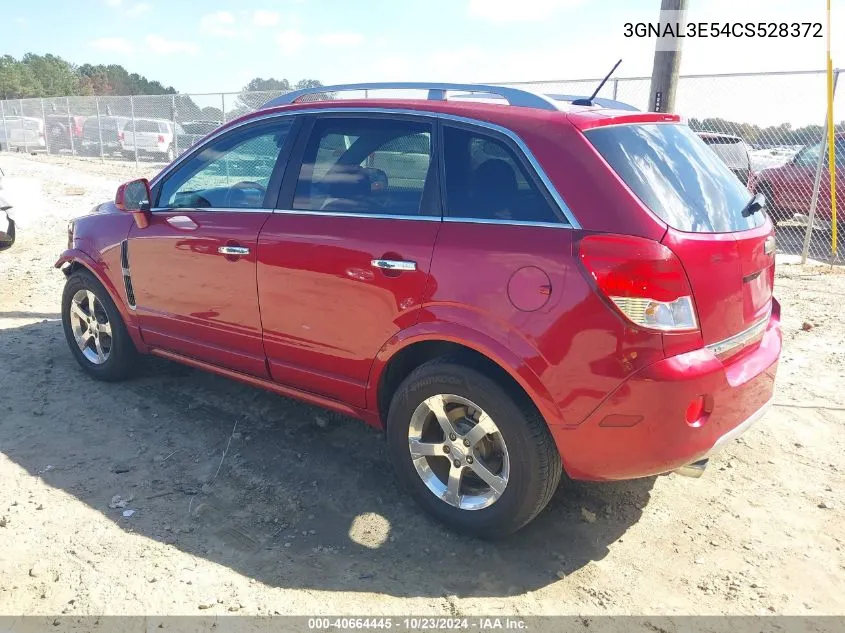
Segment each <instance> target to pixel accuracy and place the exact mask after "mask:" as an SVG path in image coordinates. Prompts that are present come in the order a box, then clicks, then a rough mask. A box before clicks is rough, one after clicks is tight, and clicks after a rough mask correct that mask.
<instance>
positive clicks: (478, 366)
mask: <svg viewBox="0 0 845 633" xmlns="http://www.w3.org/2000/svg"><path fill="white" fill-rule="evenodd" d="M415 86H418V87H419V88H420V89H423V90H429V91H430V92H429V94H432V95H434V96H435V97H437V96H438V94H442V91H443V90H455V89H460V90H462V91H472V90H480V91H484V92H489V91H493V92H496V93H497V94H501V95H502V96H503V97H505V99H506V100H507V104H488V103H472V102H468V101H448V100H437V99H436V98H435V99H432V100H413V99H392V100H369V101H368V100H340V99H338V100H331V101H328V100H327V101H322V102H320V101H316V102H315V101H309V102H305V103H303V102H299V101H298V100H299V99H300V98H301V97H304V96H307V95H310V94H314V91H312V90H303V91H297V92H292V93H289V94H288V95H284V96H282V97H280V98H278V99H274V100H272V101H270V102H268V104H266V105H265V107H263V108H261V109H260V110H258V111H257V112H255V113H252V114H248V115H246V116H244V117H242V118H240V119H238V120H235V121H232V122H230V123H228V124H227V125H225V126H223V127H221V128H220V129H218V130H217V131H216V132H214V133H213V134H212V135H210V136H208V137H207V138H206V139H204V140H203V141H202V142H201V143H199V144H198V145H196V146H195V147H194V148H192V149H191V150H190V151H189V152H186V153H185V154H184V155H183V156H181V157H180V158H179V159H178V160H176V161H174V162H173V163H171V164H170V165H168V166H167V167H165V168H164V169H163V170H162V171H161V173H159V174H158V175H157V176H156V177H155V178H153V179H152V181H151V182H148V181H146V180H144V179H141V180H135V181H132V182H129V183H126V184H124V185H122V186H121V187H120V188H119V189H118V192H117V195H116V196H115V200H114V202H108V203H104V204H102V205H100V206H99V208H98V209H97V212H96V213H93V214H91V215H88V216H83V217H81V218H78V219H76V220H75V221H74V222H73V224H72V226H71V229H70V236H69V244H68V249H67V250H66V251H65V252H64V253H63V254H62V255H61V257H60V259H59V260H58V262H57V263H56V266H57V267H61V269H62V270H63V271H64V273H65V275H66V276H67V281H66V284H65V289H64V292H63V295H62V306H61V313H62V322H63V327H64V332H65V336H66V338H67V342H68V346H69V348H70V351H71V353H72V354H73V356H74V357H75V358H76V360H77V361H78V362H79V364H80V366H81V367H82V368H83V369H84V370H85V372H87V373H88V374H89V375H91V376H93V377H94V378H97V379H100V380H109V381H111V380H120V379H123V378H126V377H128V376H129V375H131V373H132V371H133V370H134V369H135V368H136V367H137V356H138V354H151V355H154V356H158V357H162V358H167V359H171V360H174V361H178V362H180V363H184V364H187V365H190V366H193V367H197V368H201V369H204V370H208V371H211V372H214V373H217V374H220V375H223V376H228V377H231V378H234V379H237V380H241V381H243V382H246V383H248V384H251V385H256V386H260V387H263V388H266V389H269V390H271V391H274V392H276V393H279V394H284V395H288V396H293V397H296V398H300V399H302V400H305V401H307V402H310V403H313V404H317V405H321V406H324V407H327V408H329V409H332V410H334V411H338V412H342V413H344V414H346V415H350V416H355V417H358V418H361V419H363V420H365V421H366V422H368V423H369V424H371V425H373V426H375V427H378V428H383V429H385V431H386V438H387V447H388V453H389V455H390V459H391V461H392V464H393V466H394V468H395V470H396V472H397V473H398V478H399V480H400V481H401V482H402V483H403V484H405V486H406V487H407V488H408V490H409V491H410V493H411V495H412V496H413V497H414V498H415V499H416V501H417V502H419V504H420V505H421V506H422V507H423V508H425V509H426V510H427V511H428V512H430V513H431V514H432V515H434V516H435V517H437V518H438V519H440V520H442V521H444V522H445V523H447V524H449V525H450V526H453V527H455V528H457V529H460V530H463V531H466V532H469V533H473V534H477V535H481V536H488V537H489V536H500V535H503V534H508V533H510V532H513V531H515V530H517V529H519V528H520V527H522V526H523V525H525V524H526V523H528V522H529V521H530V520H531V519H532V518H533V517H535V516H536V515H537V513H538V512H539V511H540V510H542V508H543V507H544V506H545V505H546V503H547V502H548V501H549V499H550V498H551V496H552V493H553V492H554V491H555V488H556V487H557V484H558V481H559V480H560V477H561V473H562V472H563V471H565V472H566V474H567V475H568V476H569V477H570V478H573V479H582V480H619V479H629V478H635V477H645V476H651V475H656V474H659V473H666V472H670V471H675V470H678V469H680V471H681V472H683V473H685V474H700V472H701V471H702V469H703V468H704V466H705V465H706V460H707V459H708V457H709V456H710V455H711V454H712V453H713V452H714V451H717V450H719V449H720V448H721V447H722V446H724V445H725V444H726V443H727V442H728V441H730V440H731V439H732V438H734V437H736V436H738V435H739V434H741V433H742V432H744V431H745V430H746V429H747V428H749V426H750V425H751V424H753V423H754V422H755V421H756V420H757V419H759V418H760V417H761V415H762V414H763V413H764V412H765V410H766V408H767V406H768V404H769V403H770V401H771V398H772V393H773V386H774V379H775V373H776V369H777V364H778V358H779V355H780V350H781V332H780V306H779V304H778V302H777V300H775V298H774V297H773V293H772V288H773V282H774V237H773V234H774V231H773V226H772V224H771V222H770V220H769V218H768V216H767V215H766V214H765V213H764V212H763V209H762V205H763V198H762V196H760V197H754V198H751V196H750V194H749V192H748V191H747V190H746V189H745V187H744V186H743V185H742V184H741V183H740V182H739V181H738V180H737V179H736V178H735V177H734V176H733V174H731V172H730V171H729V170H728V169H727V167H726V166H725V165H724V163H723V162H722V161H720V160H719V159H718V158H717V157H716V156H715V154H713V152H711V151H709V150H708V149H707V146H706V145H705V144H704V142H702V141H701V139H700V138H698V136H696V135H695V133H693V132H692V131H691V130H690V129H689V127H687V126H686V125H685V124H683V123H682V122H681V120H680V118H679V117H678V116H677V115H673V114H662V113H643V112H630V111H614V110H609V109H600V108H595V107H584V106H575V105H571V104H564V103H560V102H557V101H555V100H552V99H549V98H547V97H545V96H543V95H537V94H533V93H530V92H526V91H523V90H518V89H514V88H506V87H497V86H459V87H456V86H454V85H447V86H444V85H440V84H419V85H415ZM372 87H373V84H364V85H358V86H354V87H353V88H354V89H356V90H364V89H372ZM407 87H408V85H407V84H402V85H400V86H397V89H398V88H407ZM346 89H351V88H350V87H349V86H346V87H344V86H333V87H330V88H320V89H319V90H321V91H325V92H331V94H336V93H337V92H339V91H342V90H346ZM379 454H380V453H379Z"/></svg>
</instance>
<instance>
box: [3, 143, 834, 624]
mask: <svg viewBox="0 0 845 633" xmlns="http://www.w3.org/2000/svg"><path fill="white" fill-rule="evenodd" d="M0 167H2V168H3V170H4V171H5V172H6V174H7V180H8V181H9V182H10V183H11V182H12V181H16V182H17V183H18V186H20V187H22V188H23V189H24V190H26V191H28V192H29V194H27V195H28V199H27V200H28V201H27V204H28V205H29V206H30V207H31V208H30V209H26V210H22V211H23V213H24V214H25V216H26V217H27V221H26V224H27V226H24V227H22V228H21V229H20V231H19V235H18V239H19V241H18V243H17V244H16V245H15V247H14V248H13V249H12V250H10V251H7V252H4V253H2V254H0V614H5V615H14V614H23V613H26V614H44V615H49V614H59V613H66V614H73V615H101V614H144V613H153V614H197V613H204V614H209V615H210V614H228V613H249V614H273V613H281V614H341V613H342V614H355V615H372V614H393V615H403V614H410V613H414V614H424V615H435V614H442V615H458V614H461V615H478V614H492V615H496V614H518V615H523V616H524V615H529V614H574V613H578V614H603V613H614V614H623V613H632V614H722V613H727V614H769V613H784V614H813V615H820V614H843V613H845V594H843V591H842V588H843V587H845V552H843V545H845V529H843V526H844V525H845V336H843V334H845V325H843V318H842V305H843V304H845V270H842V269H839V270H835V269H834V270H833V271H832V272H830V271H831V269H830V268H829V267H826V266H825V267H819V266H815V267H809V266H808V267H804V268H802V267H799V266H795V265H790V266H787V265H782V266H780V268H779V272H778V278H777V291H776V292H777V296H778V297H779V299H780V301H781V302H782V304H783V314H784V319H783V326H784V339H785V349H784V354H783V360H782V363H781V365H780V370H779V376H778V387H777V393H776V396H775V402H776V405H775V407H774V408H773V409H772V410H771V412H770V413H769V414H768V415H767V416H766V417H765V418H764V420H763V421H762V422H761V423H759V424H758V425H757V426H756V427H754V428H753V429H752V430H751V431H749V432H748V433H747V434H746V435H744V436H743V437H742V438H740V439H739V440H737V441H735V442H734V443H732V444H731V445H730V446H728V448H727V449H726V450H725V451H724V452H723V453H722V454H721V455H719V456H718V457H717V458H715V459H714V460H713V461H712V463H711V466H710V468H709V469H708V471H707V473H706V474H705V475H704V476H703V477H702V478H701V479H697V480H694V479H687V478H684V477H680V476H677V475H671V476H664V477H657V478H650V479H644V480H638V481H632V482H627V483H618V484H580V483H571V482H567V483H564V484H563V485H562V486H561V488H560V490H559V491H558V492H557V494H556V495H555V497H554V499H553V500H552V502H551V504H550V505H549V507H548V508H547V509H546V510H545V511H544V512H543V513H542V514H541V515H540V516H539V517H538V518H537V520H536V521H534V523H533V524H531V525H530V526H529V527H528V528H526V529H524V530H523V531H521V532H520V533H518V534H517V535H515V536H513V537H512V538H510V539H508V540H505V541H501V542H496V543H488V542H482V541H476V540H473V539H468V538H464V537H460V536H456V535H454V534H452V533H450V532H448V531H446V530H444V529H443V528H442V527H440V526H439V525H438V524H436V523H434V522H433V521H431V520H430V519H428V518H427V517H426V516H425V515H424V514H423V513H422V512H421V511H419V510H418V509H417V507H416V506H415V505H414V504H413V503H412V502H411V501H410V500H409V499H408V498H407V497H406V496H405V495H404V494H403V493H402V492H401V491H400V490H399V489H398V488H397V482H396V481H395V479H394V477H393V474H392V472H391V469H390V467H389V463H388V459H387V454H386V449H385V445H384V442H383V437H382V435H381V434H380V433H378V432H376V431H374V430H372V429H370V428H367V427H365V426H364V425H363V424H362V423H359V422H356V421H353V420H346V419H343V418H340V417H338V416H334V415H331V414H328V413H325V412H323V411H321V410H319V409H316V408H313V407H310V406H306V405H303V404H300V403H297V402H293V401H290V400H286V399H284V398H281V397H278V396H275V395H272V394H269V393H265V392H263V391H260V390H257V389H253V388H250V387H246V386H243V385H240V384H238V383H235V382H232V381H228V380H225V379H223V378H218V377H216V376H212V375H209V374H206V373H203V372H200V371H195V370H191V369H187V368H183V367H181V366H178V365H175V364H171V363H167V362H163V361H145V362H144V363H143V366H142V371H141V375H140V376H139V377H138V378H136V379H134V380H131V381H129V382H125V383H120V384H105V383H97V382H95V381H93V380H91V379H89V378H87V377H86V376H85V375H83V373H82V371H81V370H80V369H79V367H78V366H77V364H76V362H75V361H74V359H73V358H72V356H71V354H70V352H69V351H68V349H67V348H66V343H65V340H64V338H63V335H62V329H61V323H60V320H59V313H58V310H59V301H60V295H61V288H62V284H63V281H64V279H63V275H62V274H61V273H60V272H59V271H57V270H55V269H54V268H53V263H54V261H55V260H56V257H57V255H58V254H59V253H60V252H61V250H62V249H63V248H64V247H65V244H66V242H67V236H66V222H67V220H68V219H69V218H71V217H73V216H75V215H80V214H82V213H85V212H87V211H88V210H89V209H90V208H91V207H92V206H93V205H94V204H95V203H97V202H99V201H101V200H103V199H106V198H108V197H111V196H112V195H113V193H114V189H115V187H116V185H117V183H118V182H120V181H121V180H125V179H128V178H129V177H132V176H134V175H136V174H137V175H152V172H154V171H155V167H154V166H151V165H146V166H145V165H143V164H142V165H141V170H140V172H139V171H136V169H135V167H134V165H119V164H108V165H102V164H100V163H99V162H98V161H96V160H92V161H87V162H86V161H81V160H78V159H72V158H70V157H67V158H56V157H23V156H10V155H8V154H5V155H0ZM805 322H806V323H807V324H808V325H807V326H805V325H804V324H805ZM805 327H806V328H807V329H806V330H805ZM113 506H117V507H113ZM128 511H134V512H128ZM130 514H131V516H126V515H130Z"/></svg>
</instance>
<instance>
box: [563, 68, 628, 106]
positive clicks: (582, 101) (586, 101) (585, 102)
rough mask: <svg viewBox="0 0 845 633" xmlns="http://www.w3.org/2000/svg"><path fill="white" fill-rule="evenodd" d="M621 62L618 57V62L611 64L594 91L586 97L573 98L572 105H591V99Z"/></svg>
mask: <svg viewBox="0 0 845 633" xmlns="http://www.w3.org/2000/svg"><path fill="white" fill-rule="evenodd" d="M621 63H622V60H621V59H620V60H619V61H618V62H616V63H615V64H614V65H613V68H611V69H610V72H609V73H607V75H606V76H605V78H604V79H602V80H601V83H600V84H599V87H598V88H596V91H595V92H594V93H593V94H591V95H590V96H589V97H587V98H586V99H575V101H573V102H572V105H579V106H591V105H593V99H595V98H596V95H597V94H598V93H599V90H601V89H602V88H604V84H606V83H607V80H608V79H610V76H611V75H612V74H613V73H614V72H615V71H616V69H617V68H618V67H619V64H621Z"/></svg>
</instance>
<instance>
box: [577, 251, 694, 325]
mask: <svg viewBox="0 0 845 633" xmlns="http://www.w3.org/2000/svg"><path fill="white" fill-rule="evenodd" d="M579 258H580V260H581V264H582V265H583V266H584V269H585V270H586V271H587V273H588V274H589V275H590V276H591V277H592V278H593V279H594V280H595V282H596V285H597V286H598V289H599V291H600V292H601V293H602V294H604V296H605V297H606V298H607V299H609V300H610V302H611V303H612V304H613V305H614V306H615V307H616V309H617V310H619V312H621V313H622V315H623V316H624V317H625V318H627V319H628V320H629V321H631V322H632V323H633V324H634V325H637V326H639V327H642V328H645V329H649V330H657V331H660V332H691V331H695V330H697V329H698V321H697V319H696V317H695V303H694V302H693V299H692V288H690V284H689V280H688V279H687V275H686V272H684V267H683V266H682V265H681V262H680V260H679V259H678V257H677V256H676V255H675V254H674V253H673V252H672V251H671V250H669V249H668V248H667V247H665V246H664V245H663V244H660V243H659V242H655V241H653V240H647V239H644V238H641V237H632V236H628V235H589V236H587V237H585V238H583V239H582V240H581V242H580V245H579Z"/></svg>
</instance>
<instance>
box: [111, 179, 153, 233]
mask: <svg viewBox="0 0 845 633" xmlns="http://www.w3.org/2000/svg"><path fill="white" fill-rule="evenodd" d="M151 198H152V193H151V192H150V181H149V180H147V179H146V178H139V179H138V180H131V181H129V182H125V183H123V184H122V185H120V186H119V187H118V188H117V193H116V194H115V196H114V206H116V207H117V208H118V209H119V210H121V211H126V212H127V213H131V214H132V216H133V217H134V218H135V224H136V225H138V228H139V229H145V228H147V227H148V226H149V225H150V199H151Z"/></svg>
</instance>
